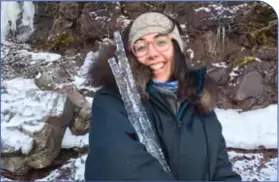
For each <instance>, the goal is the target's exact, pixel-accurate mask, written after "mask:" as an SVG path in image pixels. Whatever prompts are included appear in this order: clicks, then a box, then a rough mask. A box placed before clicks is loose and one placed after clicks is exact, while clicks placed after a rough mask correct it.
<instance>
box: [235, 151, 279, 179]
mask: <svg viewBox="0 0 279 182" xmlns="http://www.w3.org/2000/svg"><path fill="white" fill-rule="evenodd" d="M229 158H230V161H231V162H232V164H233V170H234V171H236V172H237V173H238V174H240V175H241V177H242V179H243V181H252V180H255V179H256V180H258V181H277V158H271V159H267V161H266V159H265V158H264V156H263V155H262V154H261V153H255V154H254V153H247V154H244V153H238V152H235V151H230V152H229Z"/></svg>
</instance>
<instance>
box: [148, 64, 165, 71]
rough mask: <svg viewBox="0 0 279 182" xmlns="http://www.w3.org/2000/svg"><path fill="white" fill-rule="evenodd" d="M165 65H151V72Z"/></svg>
mask: <svg viewBox="0 0 279 182" xmlns="http://www.w3.org/2000/svg"><path fill="white" fill-rule="evenodd" d="M164 65H165V64H164V63H158V64H154V65H151V66H150V67H151V69H153V70H158V69H161V68H162V67H163V66H164Z"/></svg>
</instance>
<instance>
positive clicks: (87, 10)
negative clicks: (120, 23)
mask: <svg viewBox="0 0 279 182" xmlns="http://www.w3.org/2000/svg"><path fill="white" fill-rule="evenodd" d="M118 9H119V4H118V3H117V2H90V3H86V4H85V5H84V8H83V10H82V14H81V15H80V17H79V19H78V20H77V25H78V27H79V31H80V34H81V36H82V37H85V38H86V39H90V40H94V39H97V38H99V37H105V36H108V35H112V33H113V31H114V29H115V27H116V20H117V16H118V13H119V11H118Z"/></svg>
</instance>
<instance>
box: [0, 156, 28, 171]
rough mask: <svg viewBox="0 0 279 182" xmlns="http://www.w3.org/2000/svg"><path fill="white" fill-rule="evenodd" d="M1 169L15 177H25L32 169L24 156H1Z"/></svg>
mask: <svg viewBox="0 0 279 182" xmlns="http://www.w3.org/2000/svg"><path fill="white" fill-rule="evenodd" d="M1 168H2V170H6V171H10V172H12V173H13V174H15V175H23V174H25V173H27V171H28V170H29V169H30V167H28V166H27V165H26V161H25V156H23V155H21V156H20V155H15V156H6V155H1Z"/></svg>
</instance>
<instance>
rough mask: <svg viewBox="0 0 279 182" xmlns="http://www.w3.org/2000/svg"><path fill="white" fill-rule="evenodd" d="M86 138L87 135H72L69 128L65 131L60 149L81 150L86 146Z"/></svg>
mask: <svg viewBox="0 0 279 182" xmlns="http://www.w3.org/2000/svg"><path fill="white" fill-rule="evenodd" d="M88 138H89V133H87V134H85V135H81V136H76V135H74V134H72V132H71V130H70V129H69V128H67V129H66V131H65V134H64V137H63V140H62V146H61V148H64V149H69V148H75V147H77V148H83V147H87V146H88Z"/></svg>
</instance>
